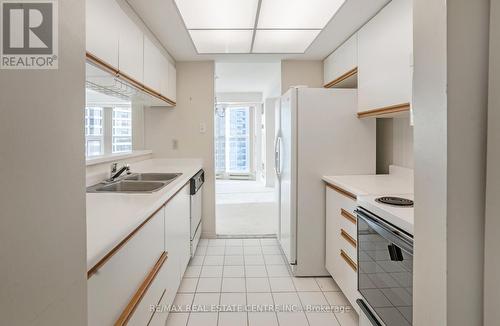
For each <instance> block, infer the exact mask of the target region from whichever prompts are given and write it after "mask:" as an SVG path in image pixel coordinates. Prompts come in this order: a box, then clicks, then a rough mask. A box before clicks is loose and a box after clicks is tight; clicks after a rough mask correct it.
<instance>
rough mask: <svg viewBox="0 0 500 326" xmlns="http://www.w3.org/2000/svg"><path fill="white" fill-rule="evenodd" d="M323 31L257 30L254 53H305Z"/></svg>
mask: <svg viewBox="0 0 500 326" xmlns="http://www.w3.org/2000/svg"><path fill="white" fill-rule="evenodd" d="M319 32H321V30H257V31H256V32H255V42H254V45H253V53H304V52H305V51H306V49H307V48H308V47H309V45H310V44H311V43H312V41H314V39H315V38H316V36H318V34H319Z"/></svg>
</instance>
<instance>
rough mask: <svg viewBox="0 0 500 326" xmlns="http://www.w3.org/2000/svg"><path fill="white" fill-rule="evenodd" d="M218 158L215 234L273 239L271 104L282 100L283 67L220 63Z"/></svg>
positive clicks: (216, 126)
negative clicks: (272, 99)
mask: <svg viewBox="0 0 500 326" xmlns="http://www.w3.org/2000/svg"><path fill="white" fill-rule="evenodd" d="M215 81H216V84H215V92H216V105H215V109H214V145H215V146H214V157H215V171H214V172H215V175H216V196H215V197H216V223H215V224H216V233H217V235H219V236H243V237H248V236H268V235H271V236H275V235H276V234H277V229H278V201H277V197H278V196H277V193H276V191H275V188H274V184H275V183H274V181H275V180H274V178H275V173H274V152H273V149H274V138H275V136H274V127H275V123H274V120H272V116H271V117H268V115H269V114H270V113H273V114H274V111H275V107H274V105H268V98H276V97H278V96H280V91H281V63H280V62H279V61H277V62H217V63H216V66H215Z"/></svg>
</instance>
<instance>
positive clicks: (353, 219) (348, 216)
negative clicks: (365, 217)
mask: <svg viewBox="0 0 500 326" xmlns="http://www.w3.org/2000/svg"><path fill="white" fill-rule="evenodd" d="M340 215H342V216H343V217H345V218H346V219H347V220H348V221H349V222H351V223H352V224H356V223H357V220H356V217H354V215H352V214H351V213H349V212H348V211H346V210H345V209H343V208H341V209H340Z"/></svg>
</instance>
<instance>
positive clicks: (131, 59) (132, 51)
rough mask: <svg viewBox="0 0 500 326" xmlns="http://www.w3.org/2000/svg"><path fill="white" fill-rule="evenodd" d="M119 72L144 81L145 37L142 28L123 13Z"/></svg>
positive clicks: (120, 27)
mask: <svg viewBox="0 0 500 326" xmlns="http://www.w3.org/2000/svg"><path fill="white" fill-rule="evenodd" d="M117 24H118V26H119V29H120V32H119V33H120V35H119V36H120V38H119V61H118V62H119V67H118V68H119V70H120V71H121V72H124V73H125V74H127V75H128V76H130V77H132V78H133V79H135V80H137V81H138V82H140V83H142V82H143V81H144V72H143V70H144V35H143V33H142V31H141V30H140V28H139V27H138V26H137V25H136V24H135V23H134V22H133V21H132V20H131V19H130V18H129V17H128V16H127V15H126V14H125V13H124V12H123V11H121V19H120V20H119V21H118V22H117Z"/></svg>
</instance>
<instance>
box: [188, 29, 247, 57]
mask: <svg viewBox="0 0 500 326" xmlns="http://www.w3.org/2000/svg"><path fill="white" fill-rule="evenodd" d="M189 34H191V39H192V40H193V43H194V45H195V46H196V50H197V51H198V53H200V54H201V53H204V54H207V53H249V52H250V48H251V46H252V36H253V30H191V31H189Z"/></svg>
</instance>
